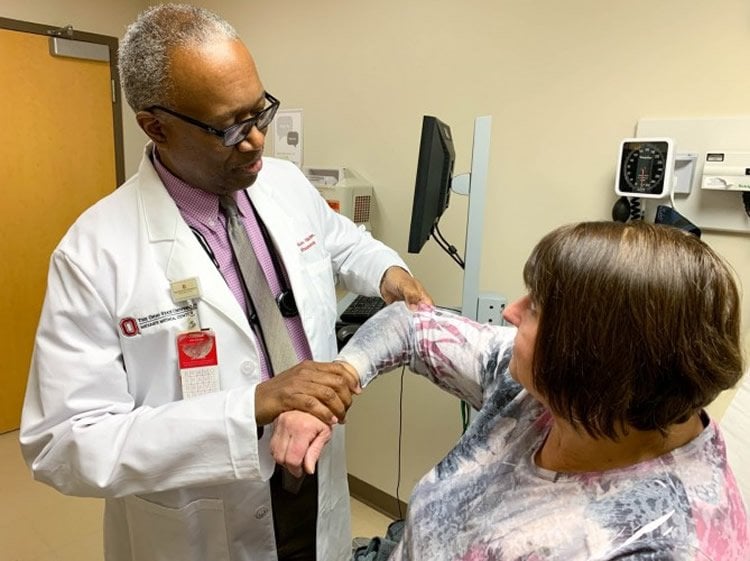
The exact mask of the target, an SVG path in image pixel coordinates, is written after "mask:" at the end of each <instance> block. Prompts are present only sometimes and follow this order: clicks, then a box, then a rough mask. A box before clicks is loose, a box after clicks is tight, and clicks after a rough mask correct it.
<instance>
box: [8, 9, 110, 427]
mask: <svg viewBox="0 0 750 561" xmlns="http://www.w3.org/2000/svg"><path fill="white" fill-rule="evenodd" d="M0 20H2V18H0ZM9 21H10V22H11V23H21V22H13V21H12V20H2V21H0V26H3V25H2V24H7V23H8V22H9ZM3 27H7V25H5V26H3ZM16 27H18V25H16ZM20 27H24V25H21V26H20ZM25 27H29V24H25ZM31 27H32V28H34V27H35V26H34V25H33V24H32V25H31ZM35 30H36V31H37V32H28V31H20V30H11V29H0V84H2V85H1V86H0V208H2V215H0V216H1V218H0V247H1V248H2V249H1V250H0V251H2V259H3V262H2V265H0V341H1V342H2V348H3V353H2V359H0V433H2V432H6V431H9V430H13V429H15V428H18V426H19V421H20V416H21V406H22V403H23V396H24V392H25V388H26V378H27V375H28V370H29V364H30V358H31V351H32V347H33V340H34V334H35V331H36V325H37V322H38V319H39V313H40V309H41V304H42V299H43V297H44V293H45V289H46V277H47V267H48V263H49V257H50V254H51V252H52V250H53V249H54V247H55V246H56V244H57V242H58V241H59V240H60V238H61V237H62V235H63V234H64V233H65V231H66V230H67V229H68V228H69V227H70V225H71V224H72V223H73V222H74V220H75V219H76V217H77V216H78V215H79V214H80V213H81V212H82V211H83V210H84V209H85V208H87V207H89V206H90V205H91V204H92V203H93V202H94V201H96V200H98V199H100V198H101V197H102V196H103V195H105V194H107V193H109V192H111V191H112V190H113V189H115V188H116V186H117V184H118V180H121V179H122V177H121V176H122V169H121V168H122V142H121V120H120V118H119V117H117V118H113V115H116V114H119V111H120V107H119V102H118V103H117V104H116V107H114V110H113V91H118V88H116V87H115V86H116V85H117V81H116V79H115V81H114V82H113V78H115V77H113V76H112V65H111V64H110V62H99V61H91V60H81V59H77V58H67V57H59V56H52V55H51V54H50V48H49V40H50V37H49V36H48V35H43V34H39V33H38V31H40V30H39V29H35ZM42 30H46V28H43V29H42ZM68 35H71V34H70V33H69V34H68ZM91 37H98V36H89V38H91ZM107 39H109V38H107ZM112 41H114V44H115V45H116V40H112ZM110 43H111V41H110ZM113 52H114V51H113ZM118 97H119V96H118ZM118 129H119V130H118ZM117 152H119V156H118V155H116V154H117ZM118 167H119V168H120V169H119V173H118ZM118 176H119V177H118ZM61 375H62V374H61Z"/></svg>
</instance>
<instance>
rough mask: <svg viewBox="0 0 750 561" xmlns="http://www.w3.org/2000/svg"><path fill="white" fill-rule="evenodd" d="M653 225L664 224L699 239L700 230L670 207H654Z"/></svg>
mask: <svg viewBox="0 0 750 561" xmlns="http://www.w3.org/2000/svg"><path fill="white" fill-rule="evenodd" d="M654 224H666V225H667V226H674V227H675V228H679V229H680V230H685V231H686V232H690V233H691V234H694V235H696V236H698V237H699V238H700V237H701V229H700V228H698V226H696V225H695V224H693V223H692V222H690V220H688V219H687V218H685V217H684V216H682V215H681V214H680V213H679V212H677V211H676V210H675V209H673V208H672V207H671V206H667V205H659V206H658V207H656V217H655V218H654Z"/></svg>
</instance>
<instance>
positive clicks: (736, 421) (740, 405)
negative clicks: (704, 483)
mask: <svg viewBox="0 0 750 561" xmlns="http://www.w3.org/2000/svg"><path fill="white" fill-rule="evenodd" d="M719 424H720V425H721V430H722V433H723V434H724V439H725V440H726V443H727V456H728V458H729V465H730V466H732V471H733V472H734V476H735V477H736V478H737V483H738V484H739V486H740V490H741V491H742V495H743V496H744V498H745V505H748V506H750V373H745V375H744V376H743V378H742V380H741V381H740V385H739V388H738V389H737V393H736V394H735V395H734V397H733V398H732V401H730V402H729V406H728V407H727V410H726V411H725V413H724V415H723V416H722V418H721V421H720V422H719Z"/></svg>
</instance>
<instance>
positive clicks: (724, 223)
mask: <svg viewBox="0 0 750 561" xmlns="http://www.w3.org/2000/svg"><path fill="white" fill-rule="evenodd" d="M636 137H644V138H647V137H648V138H654V137H666V138H671V139H672V141H673V142H674V152H675V155H676V156H675V157H676V160H677V161H676V168H677V167H679V158H680V155H681V154H690V155H691V156H693V155H694V156H695V169H694V170H693V173H692V180H691V181H690V183H689V185H685V184H684V183H683V184H682V185H680V188H675V190H674V196H673V197H672V198H673V201H674V208H675V210H677V211H678V212H679V213H680V214H682V215H683V216H685V217H687V218H688V219H689V220H690V221H691V222H693V223H695V224H696V225H698V226H699V227H700V228H701V229H703V230H709V231H711V230H713V231H723V232H740V233H747V234H750V117H722V118H703V119H641V120H639V121H638V125H637V126H636ZM676 174H679V170H677V169H676ZM745 176H746V177H745ZM743 177H744V179H743ZM678 183H679V181H678ZM746 187H747V188H746ZM661 202H662V203H664V202H665V201H661ZM642 203H643V204H644V205H645V206H646V214H647V215H648V214H653V213H654V212H655V208H656V206H657V204H659V201H654V200H644V201H642Z"/></svg>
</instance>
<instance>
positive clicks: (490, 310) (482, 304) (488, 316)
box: [477, 293, 506, 325]
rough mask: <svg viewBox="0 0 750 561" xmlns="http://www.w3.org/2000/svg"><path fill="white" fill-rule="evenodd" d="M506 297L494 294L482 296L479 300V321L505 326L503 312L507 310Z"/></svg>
mask: <svg viewBox="0 0 750 561" xmlns="http://www.w3.org/2000/svg"><path fill="white" fill-rule="evenodd" d="M505 304H506V300H505V296H500V295H499V294H494V293H485V294H480V295H479V299H478V300H477V321H478V322H480V323H491V324H494V325H503V324H504V323H505V322H504V321H503V310H505Z"/></svg>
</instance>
